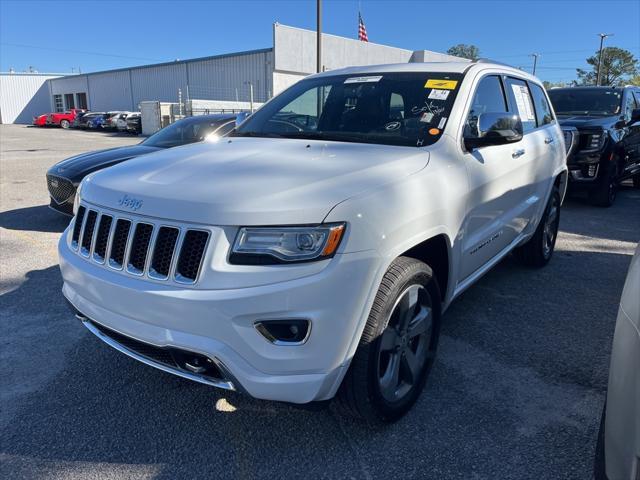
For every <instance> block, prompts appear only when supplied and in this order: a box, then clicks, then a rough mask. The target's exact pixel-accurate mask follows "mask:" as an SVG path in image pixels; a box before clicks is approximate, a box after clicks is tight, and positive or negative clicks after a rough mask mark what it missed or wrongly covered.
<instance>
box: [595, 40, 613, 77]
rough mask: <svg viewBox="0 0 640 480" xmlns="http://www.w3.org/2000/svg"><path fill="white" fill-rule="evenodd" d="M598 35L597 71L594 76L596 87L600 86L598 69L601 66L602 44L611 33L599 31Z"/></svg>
mask: <svg viewBox="0 0 640 480" xmlns="http://www.w3.org/2000/svg"><path fill="white" fill-rule="evenodd" d="M598 35H599V36H600V52H599V53H598V73H597V76H596V87H599V86H600V70H601V67H602V44H603V43H604V39H605V38H607V37H611V36H612V35H613V33H599V34H598Z"/></svg>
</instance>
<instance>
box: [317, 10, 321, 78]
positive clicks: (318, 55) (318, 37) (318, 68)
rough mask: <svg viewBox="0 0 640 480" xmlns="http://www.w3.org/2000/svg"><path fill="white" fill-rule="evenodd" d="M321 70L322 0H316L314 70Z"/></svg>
mask: <svg viewBox="0 0 640 480" xmlns="http://www.w3.org/2000/svg"><path fill="white" fill-rule="evenodd" d="M321 71H322V0H316V72H318V73H320V72H321Z"/></svg>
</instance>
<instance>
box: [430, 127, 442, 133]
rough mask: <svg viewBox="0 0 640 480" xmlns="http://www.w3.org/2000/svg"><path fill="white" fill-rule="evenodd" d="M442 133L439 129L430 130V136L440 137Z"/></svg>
mask: <svg viewBox="0 0 640 480" xmlns="http://www.w3.org/2000/svg"><path fill="white" fill-rule="evenodd" d="M439 133H440V129H438V128H430V129H429V135H438V134H439Z"/></svg>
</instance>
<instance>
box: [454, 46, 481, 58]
mask: <svg viewBox="0 0 640 480" xmlns="http://www.w3.org/2000/svg"><path fill="white" fill-rule="evenodd" d="M447 53H448V54H449V55H453V56H455V57H462V58H468V59H469V60H477V59H478V58H480V49H479V48H478V47H476V46H475V45H467V44H465V43H459V44H458V45H454V46H453V47H451V48H450V49H449V50H447Z"/></svg>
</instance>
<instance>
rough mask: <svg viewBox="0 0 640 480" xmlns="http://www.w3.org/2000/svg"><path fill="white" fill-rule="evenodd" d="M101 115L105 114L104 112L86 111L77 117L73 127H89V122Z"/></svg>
mask: <svg viewBox="0 0 640 480" xmlns="http://www.w3.org/2000/svg"><path fill="white" fill-rule="evenodd" d="M100 115H104V112H86V113H84V114H83V115H81V116H78V117H76V119H75V121H74V123H73V127H74V128H79V129H87V128H89V122H90V121H91V120H93V119H95V118H97V117H99V116H100Z"/></svg>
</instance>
